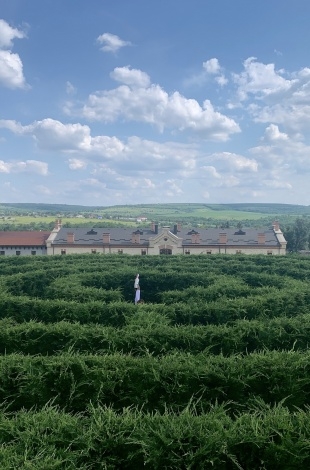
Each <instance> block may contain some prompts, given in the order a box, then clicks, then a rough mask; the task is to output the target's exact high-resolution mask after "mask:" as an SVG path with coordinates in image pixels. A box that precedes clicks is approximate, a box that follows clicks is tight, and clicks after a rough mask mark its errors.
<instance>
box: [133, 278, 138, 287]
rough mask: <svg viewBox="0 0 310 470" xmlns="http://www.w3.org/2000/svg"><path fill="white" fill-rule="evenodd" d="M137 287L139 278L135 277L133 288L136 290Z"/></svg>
mask: <svg viewBox="0 0 310 470" xmlns="http://www.w3.org/2000/svg"><path fill="white" fill-rule="evenodd" d="M138 285H139V276H137V277H136V279H135V283H134V285H133V286H134V288H135V289H137V287H138Z"/></svg>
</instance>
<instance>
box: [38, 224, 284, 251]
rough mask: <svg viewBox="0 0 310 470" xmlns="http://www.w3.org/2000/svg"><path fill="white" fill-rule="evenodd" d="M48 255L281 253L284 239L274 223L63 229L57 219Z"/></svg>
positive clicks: (48, 242) (47, 242)
mask: <svg viewBox="0 0 310 470" xmlns="http://www.w3.org/2000/svg"><path fill="white" fill-rule="evenodd" d="M46 247H47V254H48V255H66V254H73V253H76V254H81V253H101V254H117V253H118V254H122V253H124V254H129V255H159V254H167V255H201V254H207V255H214V254H251V255H253V254H256V255H258V254H262V255H285V253H286V240H285V238H284V236H283V233H282V231H281V229H280V227H279V224H278V223H277V222H274V224H273V226H272V227H270V228H265V229H255V228H243V229H237V230H236V229H235V228H229V229H225V230H223V229H217V228H199V229H197V228H193V229H191V230H189V229H185V228H182V227H181V225H180V224H175V225H174V226H173V227H172V228H171V227H168V226H164V227H161V226H159V225H158V224H156V223H152V224H151V225H150V227H149V228H143V229H141V228H139V229H137V230H132V228H109V229H102V228H70V229H68V228H65V227H62V226H61V221H60V220H58V221H57V222H56V225H55V228H54V229H53V231H52V232H51V234H50V236H49V237H48V239H47V240H46Z"/></svg>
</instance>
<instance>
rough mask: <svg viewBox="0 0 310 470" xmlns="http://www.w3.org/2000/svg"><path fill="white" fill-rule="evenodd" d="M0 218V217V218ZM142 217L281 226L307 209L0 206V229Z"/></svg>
mask: <svg viewBox="0 0 310 470" xmlns="http://www.w3.org/2000/svg"><path fill="white" fill-rule="evenodd" d="M1 216H2V217H1ZM141 216H142V217H146V218H147V222H146V223H143V224H141V225H142V226H143V225H146V224H147V225H148V224H149V223H150V222H151V221H154V220H155V221H158V222H159V223H162V224H174V223H176V222H180V223H182V224H183V225H186V226H199V225H202V226H209V227H210V226H217V225H221V224H227V223H229V224H230V225H231V226H237V225H238V224H240V223H241V224H242V225H243V226H256V227H258V226H268V225H270V224H271V223H272V222H273V220H275V219H277V220H278V221H279V222H280V224H281V225H282V226H285V225H290V224H292V223H293V222H294V220H295V219H296V218H297V217H301V216H302V217H306V218H309V217H310V207H309V206H297V205H289V204H137V205H128V206H111V207H87V206H70V205H52V204H26V203H25V204H2V205H0V217H1V218H0V229H2V230H4V229H5V230H14V229H17V230H22V229H25V230H26V229H29V228H31V229H36V230H37V229H43V230H46V229H50V228H52V226H53V223H54V221H55V219H56V218H58V217H60V218H61V220H62V223H63V225H64V226H67V227H70V226H75V227H76V226H82V225H88V226H96V227H104V226H105V227H112V226H136V225H137V222H136V218H138V217H141Z"/></svg>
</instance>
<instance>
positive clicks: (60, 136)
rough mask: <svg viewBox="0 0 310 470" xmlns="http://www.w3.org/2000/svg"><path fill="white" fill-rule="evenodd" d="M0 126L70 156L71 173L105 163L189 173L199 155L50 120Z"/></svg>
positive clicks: (177, 146) (0, 123) (192, 148)
mask: <svg viewBox="0 0 310 470" xmlns="http://www.w3.org/2000/svg"><path fill="white" fill-rule="evenodd" d="M0 127H4V128H7V129H9V130H11V131H12V132H14V133H16V134H18V135H24V136H27V135H29V136H32V137H33V138H34V140H35V142H36V145H37V146H38V147H40V148H42V149H44V150H46V151H55V150H57V151H60V152H62V153H63V154H65V155H68V154H69V155H72V157H70V159H69V167H70V169H72V170H78V169H85V168H86V167H87V163H89V162H91V163H92V164H94V165H97V164H98V165H100V164H102V163H105V162H107V163H108V164H109V165H110V166H111V167H112V168H113V167H115V168H120V166H122V168H124V169H127V170H131V171H133V169H135V170H136V171H150V170H158V171H159V170H161V171H164V170H165V169H169V168H170V169H176V170H191V169H194V168H195V165H196V159H197V158H198V156H199V151H198V149H197V147H196V146H195V145H194V144H180V143H177V142H165V143H159V142H155V141H151V140H147V139H141V138H139V137H136V136H132V137H129V138H128V139H127V140H126V141H121V140H120V139H118V138H117V137H114V136H112V137H110V136H106V135H99V136H92V135H91V129H90V128H89V127H88V126H87V125H82V124H80V123H75V124H71V123H70V124H64V123H62V122H60V121H57V120H53V119H50V118H49V119H44V120H42V121H35V122H33V123H32V124H29V125H26V126H22V125H21V124H20V123H16V122H14V121H11V120H8V121H5V120H2V121H0Z"/></svg>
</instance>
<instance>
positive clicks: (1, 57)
mask: <svg viewBox="0 0 310 470" xmlns="http://www.w3.org/2000/svg"><path fill="white" fill-rule="evenodd" d="M24 37H26V36H25V33H24V32H22V31H20V30H18V29H16V28H12V27H11V26H10V25H9V24H8V23H7V22H6V21H4V20H2V19H0V84H2V85H3V86H5V87H7V88H13V89H14V88H26V81H25V77H24V74H23V63H22V61H21V59H20V57H19V55H18V54H14V53H13V52H12V51H11V50H10V49H11V48H12V47H13V40H14V39H16V38H17V39H22V38H24Z"/></svg>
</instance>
